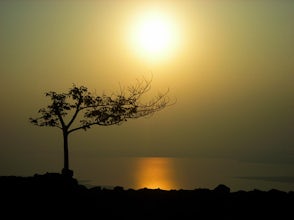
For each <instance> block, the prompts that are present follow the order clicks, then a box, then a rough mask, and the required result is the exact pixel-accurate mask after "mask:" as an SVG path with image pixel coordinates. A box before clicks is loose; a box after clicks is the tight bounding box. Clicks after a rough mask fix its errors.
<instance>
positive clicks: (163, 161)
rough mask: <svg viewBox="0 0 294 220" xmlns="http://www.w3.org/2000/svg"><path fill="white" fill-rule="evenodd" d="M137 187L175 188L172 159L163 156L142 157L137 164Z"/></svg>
mask: <svg viewBox="0 0 294 220" xmlns="http://www.w3.org/2000/svg"><path fill="white" fill-rule="evenodd" d="M136 168H137V170H136V188H144V187H146V188H149V189H157V188H160V189H166V190H169V189H175V188H176V183H175V180H174V169H173V164H172V160H171V159H169V158H162V157H150V158H140V159H139V160H137V164H136Z"/></svg>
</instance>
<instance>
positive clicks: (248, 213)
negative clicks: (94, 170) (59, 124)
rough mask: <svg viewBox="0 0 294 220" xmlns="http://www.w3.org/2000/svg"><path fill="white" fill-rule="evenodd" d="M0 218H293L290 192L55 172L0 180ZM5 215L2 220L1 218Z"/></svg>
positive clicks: (8, 177) (292, 195)
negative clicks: (139, 184)
mask: <svg viewBox="0 0 294 220" xmlns="http://www.w3.org/2000/svg"><path fill="white" fill-rule="evenodd" d="M0 201H1V204H0V205H1V206H0V210H1V212H0V218H1V219H15V217H19V218H20V217H22V218H26V217H28V218H29V219H47V218H52V219H62V218H61V217H64V219H70V218H74V219H77V218H80V219H90V218H91V219H138V220H140V219H266V218H269V217H270V218H271V219H293V213H294V212H293V209H294V192H293V191H290V192H283V191H279V190H276V189H272V190H269V191H260V190H253V191H237V192H230V188H229V187H227V186H225V185H222V184H220V185H219V186H217V187H216V188H215V189H213V190H209V189H195V190H169V191H167V190H161V189H153V190H152V189H146V188H144V189H139V190H133V189H128V190H125V189H123V188H122V187H119V186H117V187H115V188H114V189H111V190H110V189H103V188H101V187H93V188H86V187H85V186H83V185H80V184H79V183H78V181H77V180H76V179H74V178H70V177H66V176H64V175H61V174H57V173H46V174H44V175H38V174H36V175H34V176H32V177H19V176H2V177H0ZM4 216H6V218H4Z"/></svg>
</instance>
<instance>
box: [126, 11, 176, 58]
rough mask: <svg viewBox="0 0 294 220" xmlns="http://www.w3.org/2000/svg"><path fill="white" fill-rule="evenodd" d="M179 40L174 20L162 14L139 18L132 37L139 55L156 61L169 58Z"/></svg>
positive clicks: (144, 15) (150, 13) (152, 13)
mask: <svg viewBox="0 0 294 220" xmlns="http://www.w3.org/2000/svg"><path fill="white" fill-rule="evenodd" d="M177 38H178V36H177V31H176V26H175V24H174V23H173V20H172V18H171V17H169V16H167V15H165V14H164V13H160V12H149V13H145V14H143V15H141V16H139V17H138V19H136V23H135V24H134V25H133V31H132V37H131V39H132V44H133V47H134V48H135V49H136V52H137V53H139V54H140V55H143V56H145V57H147V58H154V59H159V58H163V57H167V56H169V55H170V53H171V52H172V50H173V49H174V48H175V46H176V44H177Z"/></svg>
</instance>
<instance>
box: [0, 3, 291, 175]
mask: <svg viewBox="0 0 294 220" xmlns="http://www.w3.org/2000/svg"><path fill="white" fill-rule="evenodd" d="M148 19H149V20H152V19H154V20H155V21H156V22H158V24H160V25H162V26H159V27H157V28H158V29H157V30H156V31H155V33H148V29H147V32H144V30H143V32H142V30H141V29H140V28H141V27H142V26H144V25H145V26H146V25H147V26H148ZM156 19H157V20H156ZM146 20H147V24H146V23H144V22H146ZM156 22H155V23H156ZM161 22H162V24H161ZM151 24H152V23H151ZM153 24H154V23H153ZM165 28H166V29H165ZM140 31H141V32H140ZM142 33H143V35H144V36H146V35H147V36H149V35H150V37H149V38H148V39H150V38H154V40H153V43H152V42H151V43H150V42H145V43H144V39H143V38H144V36H142ZM156 33H158V36H157V34H156ZM160 34H162V35H164V36H165V37H166V38H163V39H160V37H159V35H160ZM141 38H142V39H141ZM148 39H147V41H148ZM293 39H294V1H270V0H268V1H262V0H259V1H245V0H244V1H229V0H227V1H119V0H117V1H115V0H108V1H1V2H0V82H1V87H0V93H1V95H0V102H1V109H0V121H1V124H0V131H1V133H0V146H1V148H0V175H15V174H16V175H21V174H29V173H32V174H33V173H35V172H44V171H51V170H53V171H54V170H56V171H59V170H60V169H61V167H62V159H63V158H62V156H63V155H62V153H63V152H62V134H61V132H60V131H59V130H58V129H54V128H39V127H34V126H33V125H31V124H29V121H28V118H29V117H35V116H37V111H38V109H39V108H41V107H43V106H45V105H46V104H47V103H48V102H47V101H48V100H47V99H46V97H45V96H44V92H46V91H50V90H54V91H59V92H63V91H66V90H67V89H68V88H70V87H71V85H72V83H76V84H78V85H84V86H87V87H88V88H89V90H90V91H96V92H97V93H98V94H99V93H103V92H106V93H110V92H112V91H117V90H118V89H119V85H123V86H128V85H131V84H134V83H136V79H140V78H141V77H143V76H145V77H147V78H148V77H150V76H151V73H152V75H153V82H152V91H151V94H156V92H158V91H159V92H160V91H165V90H166V89H167V88H169V89H170V96H171V97H172V98H176V99H177V103H176V104H175V105H173V106H171V107H169V108H167V109H165V110H163V111H162V112H159V113H158V114H156V115H154V116H153V117H152V118H148V119H138V120H132V121H129V122H127V123H125V124H123V125H121V126H112V127H93V128H92V129H91V130H89V131H87V132H84V131H79V132H77V133H73V134H72V135H71V136H70V141H69V144H70V159H71V161H70V163H71V164H73V166H74V163H75V162H76V161H78V160H79V157H83V158H84V157H87V156H89V157H91V158H93V157H97V158H99V157H104V156H134V157H137V156H143V157H145V156H146V157H147V156H160V157H197V158H220V159H224V158H226V159H234V160H242V161H252V162H260V163H271V164H281V163H288V164H291V167H292V168H293V166H294V86H293V83H294V40H293ZM145 41H146V39H145ZM157 41H158V42H157ZM164 43H167V44H166V45H163V46H162V47H161V45H160V44H164ZM157 44H159V45H157ZM153 47H154V48H153ZM288 173H289V170H288Z"/></svg>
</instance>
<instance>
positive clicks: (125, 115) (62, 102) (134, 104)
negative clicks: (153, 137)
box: [30, 80, 170, 133]
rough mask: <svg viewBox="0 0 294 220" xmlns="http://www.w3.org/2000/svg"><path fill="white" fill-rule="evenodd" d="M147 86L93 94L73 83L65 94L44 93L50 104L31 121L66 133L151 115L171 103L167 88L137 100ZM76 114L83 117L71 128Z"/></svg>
mask: <svg viewBox="0 0 294 220" xmlns="http://www.w3.org/2000/svg"><path fill="white" fill-rule="evenodd" d="M150 88H151V81H147V80H142V81H137V84H135V85H133V86H131V87H129V88H128V89H127V90H121V91H120V93H119V94H117V95H111V96H106V95H102V96H95V95H93V94H91V93H90V92H89V91H88V89H87V88H86V87H85V86H80V87H78V86H76V85H74V84H73V86H72V88H70V89H69V91H68V93H56V92H54V91H50V92H46V93H45V96H46V97H49V98H50V99H51V104H50V105H48V106H47V108H41V109H40V110H39V114H40V117H38V118H30V122H31V123H32V124H33V125H37V126H49V127H58V128H60V129H62V130H63V131H65V132H67V133H71V132H73V131H76V130H80V129H84V130H87V129H90V128H91V127H92V126H93V125H100V126H109V125H114V124H121V123H123V122H125V121H127V120H128V119H132V118H139V117H145V116H148V115H152V114H153V113H154V112H157V111H159V110H161V109H163V108H165V107H166V106H168V105H169V104H170V100H169V99H168V96H167V93H168V91H167V92H166V93H163V94H158V95H157V96H155V97H154V98H153V99H152V100H150V101H149V102H147V103H145V104H142V103H141V102H139V101H140V98H141V97H142V95H143V94H145V93H146V92H148V91H149V90H150ZM78 116H79V117H81V118H82V119H80V120H79V123H75V127H74V126H73V122H74V121H75V120H76V119H77V117H78ZM66 119H67V121H66Z"/></svg>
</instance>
